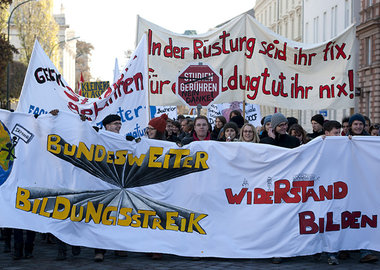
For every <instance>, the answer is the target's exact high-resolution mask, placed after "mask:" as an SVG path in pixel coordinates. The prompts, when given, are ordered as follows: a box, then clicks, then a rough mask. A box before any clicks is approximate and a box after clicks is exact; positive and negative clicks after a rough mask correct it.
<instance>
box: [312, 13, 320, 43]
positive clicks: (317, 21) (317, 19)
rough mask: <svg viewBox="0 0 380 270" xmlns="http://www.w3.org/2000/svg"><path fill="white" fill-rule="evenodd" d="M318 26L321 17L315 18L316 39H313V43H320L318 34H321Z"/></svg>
mask: <svg viewBox="0 0 380 270" xmlns="http://www.w3.org/2000/svg"><path fill="white" fill-rule="evenodd" d="M318 24H319V17H318V16H317V17H315V18H314V25H313V26H314V27H313V34H314V38H313V42H314V43H318V33H319V29H318Z"/></svg>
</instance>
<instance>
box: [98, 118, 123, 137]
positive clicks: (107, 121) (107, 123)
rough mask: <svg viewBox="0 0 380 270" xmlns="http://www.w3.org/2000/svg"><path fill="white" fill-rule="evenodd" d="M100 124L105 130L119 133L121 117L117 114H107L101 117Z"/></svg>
mask: <svg viewBox="0 0 380 270" xmlns="http://www.w3.org/2000/svg"><path fill="white" fill-rule="evenodd" d="M102 125H103V127H104V128H105V129H106V130H107V131H111V132H115V133H119V132H120V129H121V118H120V116H119V115H117V114H109V115H107V116H106V117H105V118H104V119H103V121H102Z"/></svg>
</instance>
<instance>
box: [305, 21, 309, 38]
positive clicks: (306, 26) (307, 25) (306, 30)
mask: <svg viewBox="0 0 380 270" xmlns="http://www.w3.org/2000/svg"><path fill="white" fill-rule="evenodd" d="M304 37H305V40H304V41H305V43H309V23H308V22H307V23H306V24H305V35H304Z"/></svg>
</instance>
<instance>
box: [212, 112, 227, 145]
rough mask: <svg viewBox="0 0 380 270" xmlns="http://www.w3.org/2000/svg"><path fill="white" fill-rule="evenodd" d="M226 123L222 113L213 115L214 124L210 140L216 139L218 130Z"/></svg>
mask: <svg viewBox="0 0 380 270" xmlns="http://www.w3.org/2000/svg"><path fill="white" fill-rule="evenodd" d="M226 123H227V121H226V118H225V117H224V116H222V115H219V116H217V117H215V126H214V129H213V130H212V132H211V140H217V139H218V136H219V133H220V131H221V130H222V129H223V127H224V125H225V124H226Z"/></svg>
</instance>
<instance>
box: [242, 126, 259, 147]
mask: <svg viewBox="0 0 380 270" xmlns="http://www.w3.org/2000/svg"><path fill="white" fill-rule="evenodd" d="M239 141H241V142H253V143H258V142H260V139H259V135H258V134H257V131H256V128H255V127H254V126H253V125H252V124H249V123H246V124H244V125H243V127H242V128H241V130H240V138H239Z"/></svg>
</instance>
